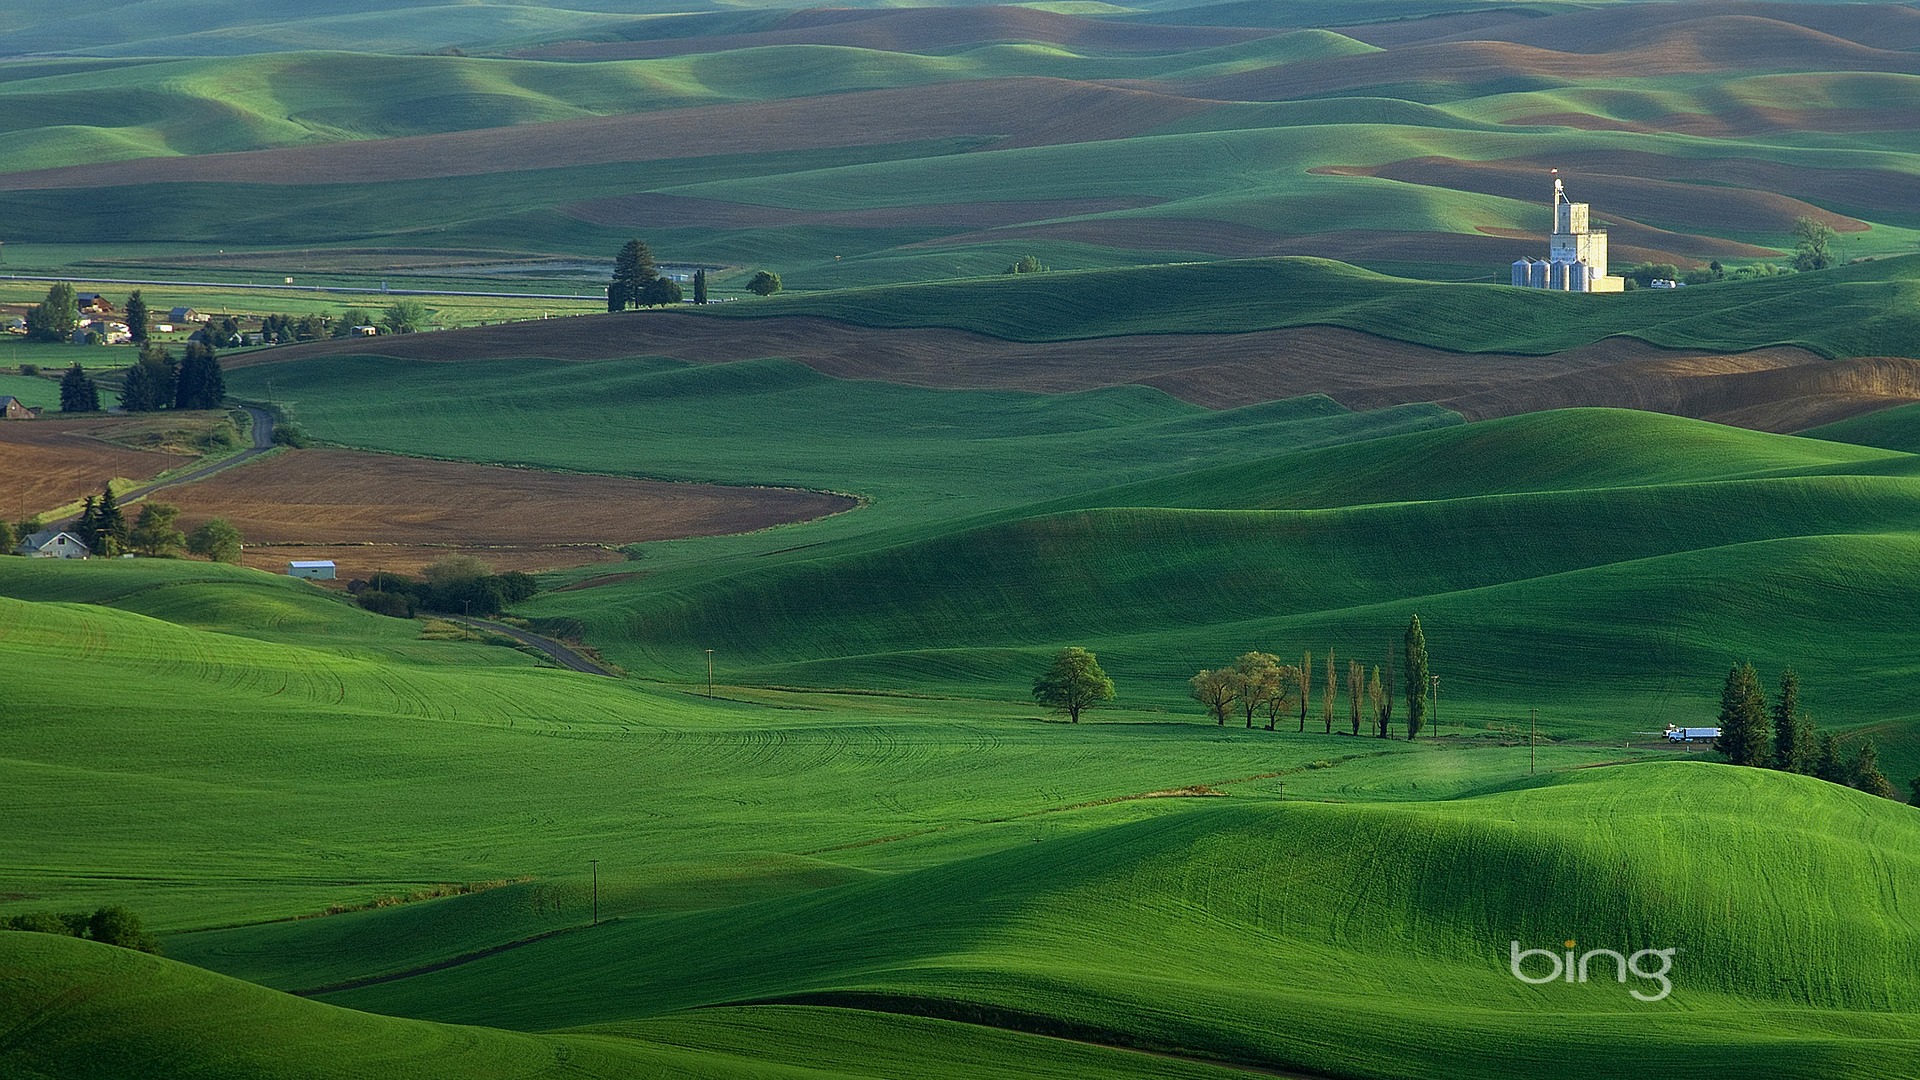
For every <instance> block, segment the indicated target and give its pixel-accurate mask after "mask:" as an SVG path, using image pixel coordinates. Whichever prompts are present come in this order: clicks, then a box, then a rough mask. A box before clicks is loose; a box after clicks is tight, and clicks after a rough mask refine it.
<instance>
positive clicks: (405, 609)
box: [358, 588, 413, 619]
mask: <svg viewBox="0 0 1920 1080" xmlns="http://www.w3.org/2000/svg"><path fill="white" fill-rule="evenodd" d="M358 600H359V602H360V606H361V607H363V608H366V609H367V610H368V611H371V612H373V613H374V614H376V615H389V616H392V617H393V618H396V619H411V618H413V597H411V596H409V595H407V594H406V593H397V592H387V591H386V590H384V589H372V588H369V589H362V590H361V591H360V595H359V597H358Z"/></svg>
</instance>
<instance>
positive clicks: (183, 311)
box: [167, 307, 207, 323]
mask: <svg viewBox="0 0 1920 1080" xmlns="http://www.w3.org/2000/svg"><path fill="white" fill-rule="evenodd" d="M167 321H168V322H170V323H190V322H201V323H203V322H206V321H207V317H206V316H205V315H202V314H200V313H199V312H197V311H195V310H193V309H192V308H190V307H177V308H174V309H173V310H171V311H169V312H167Z"/></svg>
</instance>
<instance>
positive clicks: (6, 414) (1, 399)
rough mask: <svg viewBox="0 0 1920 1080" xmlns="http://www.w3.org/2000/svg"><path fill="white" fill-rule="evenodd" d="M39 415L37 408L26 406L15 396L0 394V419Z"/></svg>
mask: <svg viewBox="0 0 1920 1080" xmlns="http://www.w3.org/2000/svg"><path fill="white" fill-rule="evenodd" d="M39 415H40V410H39V409H30V408H28V407H27V404H26V402H23V401H21V400H20V399H19V398H17V397H11V396H0V420H31V419H33V418H34V417H36V416H39Z"/></svg>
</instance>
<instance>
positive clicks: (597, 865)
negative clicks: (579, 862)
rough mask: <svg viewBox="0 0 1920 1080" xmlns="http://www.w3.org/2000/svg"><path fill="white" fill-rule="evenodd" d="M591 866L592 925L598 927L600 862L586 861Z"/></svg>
mask: <svg viewBox="0 0 1920 1080" xmlns="http://www.w3.org/2000/svg"><path fill="white" fill-rule="evenodd" d="M587 861H588V862H590V863H592V864H593V925H595V926H599V925H600V860H599V859H588V860H587Z"/></svg>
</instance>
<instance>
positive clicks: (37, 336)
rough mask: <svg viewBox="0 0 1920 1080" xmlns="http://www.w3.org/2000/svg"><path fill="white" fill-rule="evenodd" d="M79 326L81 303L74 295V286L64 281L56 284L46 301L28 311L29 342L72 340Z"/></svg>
mask: <svg viewBox="0 0 1920 1080" xmlns="http://www.w3.org/2000/svg"><path fill="white" fill-rule="evenodd" d="M79 324H80V303H79V301H78V299H76V298H75V296H74V295H73V286H71V285H69V284H67V283H66V282H64V281H60V282H55V283H54V285H53V287H52V288H50V289H48V290H47V298H46V299H45V300H43V301H41V302H40V303H38V304H36V305H34V306H33V307H30V308H28V309H27V339H28V340H29V341H67V340H70V339H71V338H72V337H73V328H74V327H75V326H78V325H79Z"/></svg>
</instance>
